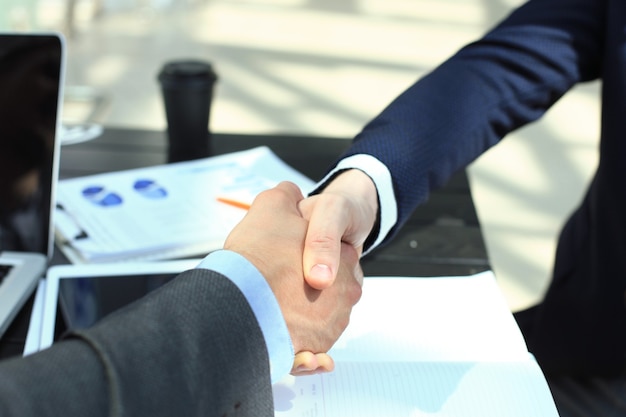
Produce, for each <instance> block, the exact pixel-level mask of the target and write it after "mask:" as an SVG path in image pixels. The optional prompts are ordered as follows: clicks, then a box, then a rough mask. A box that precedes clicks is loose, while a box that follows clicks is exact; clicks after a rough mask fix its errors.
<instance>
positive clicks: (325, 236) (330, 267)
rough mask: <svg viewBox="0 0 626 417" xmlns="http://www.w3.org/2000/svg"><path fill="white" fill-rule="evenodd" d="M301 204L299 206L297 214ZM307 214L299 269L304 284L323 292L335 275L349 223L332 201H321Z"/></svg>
mask: <svg viewBox="0 0 626 417" xmlns="http://www.w3.org/2000/svg"><path fill="white" fill-rule="evenodd" d="M304 202H306V200H304V201H303V203H304ZM303 203H301V205H300V207H301V211H302V210H303ZM305 206H306V205H304V207H305ZM310 211H311V213H310V218H309V227H308V230H307V234H306V238H305V241H304V253H303V257H302V263H303V265H302V267H303V271H304V277H305V279H306V281H307V283H308V284H309V285H310V286H311V287H313V288H315V289H318V290H323V289H326V288H328V287H330V286H331V285H332V283H333V282H334V280H335V277H336V275H337V270H338V268H339V262H340V254H341V241H342V237H343V235H344V234H345V233H346V230H347V228H348V225H349V223H348V221H347V220H346V216H345V215H344V213H343V212H342V211H341V210H340V209H339V207H338V206H337V205H336V204H333V201H329V200H326V199H321V200H319V202H317V203H316V204H315V207H314V208H313V209H312V210H310Z"/></svg>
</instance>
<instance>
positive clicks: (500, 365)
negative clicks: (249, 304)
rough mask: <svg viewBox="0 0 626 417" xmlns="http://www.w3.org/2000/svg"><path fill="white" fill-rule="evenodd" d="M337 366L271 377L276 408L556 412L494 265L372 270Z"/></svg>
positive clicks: (303, 412)
mask: <svg viewBox="0 0 626 417" xmlns="http://www.w3.org/2000/svg"><path fill="white" fill-rule="evenodd" d="M330 355H331V356H332V357H333V359H334V360H335V365H336V367H335V371H334V372H332V373H330V374H324V375H315V376H308V377H293V376H289V377H287V378H285V379H284V380H283V381H280V382H279V383H277V384H275V385H274V403H275V409H276V413H275V414H276V416H277V417H296V416H297V417H305V416H306V417H313V416H320V417H350V416H355V417H357V416H358V417H368V416H372V417H373V416H394V417H399V416H407V417H409V416H410V417H417V416H438V417H439V416H450V417H465V416H467V417H475V416H481V417H501V416H507V417H528V416H533V417H535V416H549V417H556V416H558V413H557V411H556V407H555V405H554V402H553V400H552V396H551V394H550V390H549V388H548V385H547V383H546V381H545V378H544V377H543V374H542V372H541V370H540V369H539V366H538V365H537V363H536V362H535V361H534V359H533V358H532V356H531V355H530V354H529V353H528V351H527V348H526V345H525V343H524V340H523V337H522V334H521V332H520V331H519V328H518V327H517V324H516V323H515V320H514V318H513V316H512V314H511V313H510V311H509V309H508V307H507V305H506V303H505V301H504V298H503V296H502V294H501V293H500V290H499V288H498V286H497V285H496V282H495V278H494V276H493V274H492V273H491V272H486V273H482V274H477V275H474V276H469V277H434V278H413V277H411V278H409V277H405V278H391V277H381V278H366V279H365V283H364V286H363V296H362V298H361V300H360V301H359V303H358V304H357V305H356V306H355V308H354V309H353V312H352V315H351V321H350V325H349V326H348V328H347V329H346V331H345V332H344V334H343V335H342V336H341V338H340V339H339V340H338V341H337V343H336V344H335V346H334V347H333V348H332V349H331V351H330Z"/></svg>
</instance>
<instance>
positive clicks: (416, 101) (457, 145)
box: [342, 0, 607, 240]
mask: <svg viewBox="0 0 626 417" xmlns="http://www.w3.org/2000/svg"><path fill="white" fill-rule="evenodd" d="M605 9H606V2H605V1H603V0H531V1H529V2H528V3H526V4H524V5H523V6H522V7H520V8H519V9H517V10H516V11H514V12H513V13H512V14H511V15H510V16H509V17H508V18H507V19H505V20H504V21H503V22H501V23H500V24H499V25H498V26H496V27H495V28H494V29H493V30H491V31H490V32H489V33H487V34H486V35H485V36H484V37H483V38H482V39H480V40H478V41H476V42H474V43H471V44H469V45H467V46H465V47H464V48H462V49H461V50H460V51H458V52H457V53H456V54H455V55H454V56H452V57H451V58H450V59H449V60H447V61H446V62H444V63H443V64H442V65H440V66H439V67H437V68H436V69H434V70H433V71H432V72H431V73H429V74H427V75H426V76H425V77H423V78H422V79H420V80H418V81H417V82H416V83H415V84H414V85H412V86H411V87H410V88H409V89H408V90H406V91H405V92H404V93H403V94H401V95H400V96H398V97H397V98H396V99H395V100H394V101H393V102H392V103H391V104H390V105H389V106H388V107H387V108H386V109H385V110H383V112H382V113H381V114H380V115H379V116H377V117H376V118H374V119H373V120H372V121H371V122H370V123H368V124H367V125H366V126H365V127H364V129H363V130H362V131H361V133H359V135H357V137H356V138H355V140H354V142H353V145H352V146H351V147H350V149H349V150H348V152H347V153H346V154H344V155H343V156H342V159H343V158H346V157H348V156H351V155H355V154H369V155H372V156H374V157H376V158H377V159H378V160H380V161H381V162H382V163H383V164H384V165H386V166H387V167H388V169H389V170H390V172H391V176H392V178H393V193H394V194H395V198H396V202H397V210H398V213H397V218H398V221H397V223H396V225H395V227H394V228H393V229H392V230H391V232H390V233H389V235H388V236H387V240H389V238H390V237H391V236H393V235H394V234H395V232H396V231H397V229H398V228H399V227H400V226H401V225H402V224H403V223H404V222H405V221H406V220H407V219H408V217H409V216H410V214H411V212H412V211H413V210H414V209H415V208H416V207H417V206H418V205H419V204H420V203H423V202H424V201H425V200H426V199H427V198H428V195H429V194H430V192H431V191H432V190H434V189H436V188H438V187H440V186H442V185H443V184H445V183H446V181H447V180H448V179H449V178H450V177H451V176H452V175H453V174H454V173H455V172H456V171H458V170H459V169H461V168H464V167H466V166H467V165H468V164H469V163H471V162H472V161H473V160H474V159H475V158H477V157H478V156H479V155H480V154H482V153H483V152H485V151H486V150H487V149H488V148H490V147H491V146H493V145H494V144H496V143H497V142H498V141H499V140H500V139H501V138H502V137H504V136H505V135H506V134H508V133H509V132H512V131H513V130H515V129H517V128H518V127H520V126H522V125H525V124H527V123H529V122H531V121H534V120H536V119H537V118H538V117H540V116H541V115H542V114H543V113H544V112H545V111H546V110H547V109H548V108H549V107H550V106H551V105H552V104H554V103H555V102H556V101H557V100H558V99H559V98H560V97H561V96H562V95H563V94H564V93H565V92H566V91H568V90H569V89H570V88H571V87H572V86H573V85H574V84H575V83H577V82H581V81H586V80H592V79H595V78H597V77H598V76H599V71H600V67H601V65H602V59H601V58H602V52H603V47H604V45H603V42H604V32H603V28H604V24H605V15H606V13H607V12H606V10H605Z"/></svg>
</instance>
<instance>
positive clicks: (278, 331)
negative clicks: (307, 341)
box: [198, 250, 294, 383]
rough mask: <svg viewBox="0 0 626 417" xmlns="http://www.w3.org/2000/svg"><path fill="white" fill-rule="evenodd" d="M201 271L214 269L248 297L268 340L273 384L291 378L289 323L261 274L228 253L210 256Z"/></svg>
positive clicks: (222, 252) (235, 254) (242, 258)
mask: <svg viewBox="0 0 626 417" xmlns="http://www.w3.org/2000/svg"><path fill="white" fill-rule="evenodd" d="M198 268H204V269H210V270H212V271H215V272H218V273H220V274H222V275H224V276H226V277H227V278H228V279H230V280H231V281H232V282H233V283H234V284H235V285H237V287H238V288H239V290H240V291H241V292H242V293H243V295H244V296H245V297H246V300H247V301H248V303H249V304H250V307H251V308H252V311H253V312H254V314H255V316H256V319H257V321H258V322H259V326H260V327H261V331H262V332H263V337H264V338H265V344H266V346H267V351H268V353H269V359H270V371H271V377H272V383H275V382H278V381H279V380H280V379H282V378H283V377H285V376H286V375H287V374H289V372H290V371H291V367H292V365H293V359H294V351H293V344H292V343H291V337H290V336H289V330H288V329H287V323H286V322H285V319H284V317H283V314H282V312H281V310H280V306H279V305H278V301H277V300H276V297H275V296H274V293H273V292H272V289H271V288H270V286H269V284H268V283H267V281H266V280H265V278H264V277H263V275H262V274H261V273H260V272H259V270H258V269H256V267H255V266H254V265H252V263H250V262H249V261H248V260H247V259H246V258H244V257H243V256H241V255H239V254H238V253H235V252H232V251H228V250H219V251H215V252H212V253H210V254H209V255H207V256H206V257H205V258H204V259H203V260H202V261H201V262H200V264H199V265H198Z"/></svg>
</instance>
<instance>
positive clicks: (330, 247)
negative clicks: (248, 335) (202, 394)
mask: <svg viewBox="0 0 626 417" xmlns="http://www.w3.org/2000/svg"><path fill="white" fill-rule="evenodd" d="M356 184H361V186H360V187H357V186H356ZM376 211H377V199H376V191H375V188H374V185H373V183H372V182H371V180H370V179H369V177H367V176H366V175H365V174H364V173H362V172H361V171H357V170H351V171H346V172H345V173H342V174H341V175H339V177H337V179H335V180H334V181H333V182H332V183H330V184H329V185H328V186H327V187H326V188H325V189H324V191H323V192H322V193H321V194H318V195H315V196H312V197H308V198H306V199H305V198H304V197H303V195H302V193H301V192H300V189H299V188H298V187H297V186H296V185H295V184H292V183H289V182H283V183H280V184H279V185H278V186H276V187H275V188H273V189H270V190H267V191H264V192H262V193H261V194H259V196H258V197H257V198H256V199H255V201H254V203H253V204H252V206H251V208H250V209H249V211H248V213H247V214H246V216H245V217H244V218H243V220H242V221H241V222H240V223H239V224H238V225H237V226H236V227H235V228H234V229H233V230H232V232H231V233H230V235H229V236H228V238H227V239H226V242H225V244H224V249H226V250H230V251H233V252H236V253H239V254H240V255H242V256H244V257H245V258H246V259H247V260H248V261H249V262H251V263H252V264H253V265H254V266H255V267H256V268H257V269H258V270H259V271H260V272H261V274H262V275H263V276H264V277H265V279H266V280H267V282H268V284H269V286H270V288H271V290H272V292H273V294H274V296H275V297H276V300H277V302H278V305H279V306H280V310H281V313H282V316H283V318H284V320H285V323H286V325H287V329H288V331H289V335H290V336H291V341H292V344H293V349H294V352H295V358H294V362H293V366H292V369H291V373H292V374H293V375H307V374H312V373H319V372H329V371H332V370H333V368H334V363H333V360H332V358H331V357H330V356H329V355H328V354H327V353H326V352H328V350H329V349H330V348H331V347H332V345H333V344H334V343H335V342H336V341H337V339H338V338H339V336H340V335H341V333H342V332H343V331H344V330H345V328H346V327H347V325H348V322H349V319H350V313H351V311H352V307H353V306H354V305H355V304H356V303H357V302H358V300H359V299H360V297H361V286H362V284H363V272H362V270H361V267H360V264H359V258H360V256H361V254H362V251H363V243H364V242H365V239H366V238H367V236H368V235H369V233H370V231H371V229H372V227H373V224H374V222H375V219H376Z"/></svg>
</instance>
